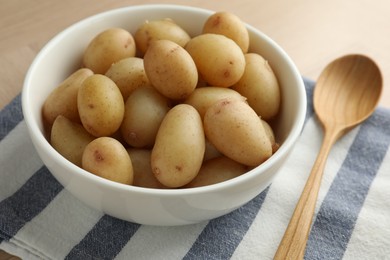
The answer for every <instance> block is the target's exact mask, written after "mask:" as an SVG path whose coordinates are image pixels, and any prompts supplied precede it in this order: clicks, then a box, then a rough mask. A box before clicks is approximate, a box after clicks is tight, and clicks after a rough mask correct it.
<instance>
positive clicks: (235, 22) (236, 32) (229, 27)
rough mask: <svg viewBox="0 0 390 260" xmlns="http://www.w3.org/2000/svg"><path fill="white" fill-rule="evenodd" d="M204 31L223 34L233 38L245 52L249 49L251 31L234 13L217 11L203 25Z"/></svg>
mask: <svg viewBox="0 0 390 260" xmlns="http://www.w3.org/2000/svg"><path fill="white" fill-rule="evenodd" d="M202 33H215V34H222V35H225V36H226V37H228V38H230V39H232V40H233V41H235V42H236V43H237V45H238V46H240V48H241V50H242V52H243V53H247V52H248V49H249V33H248V30H247V28H246V26H245V24H244V23H243V22H242V20H241V19H240V18H239V17H238V16H236V15H235V14H233V13H229V12H216V13H214V14H213V15H211V16H210V17H209V18H208V19H207V20H206V22H205V24H204V26H203V30H202Z"/></svg>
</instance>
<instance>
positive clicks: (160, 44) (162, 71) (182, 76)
mask: <svg viewBox="0 0 390 260" xmlns="http://www.w3.org/2000/svg"><path fill="white" fill-rule="evenodd" d="M144 66H145V71H146V75H147V76H148V78H149V80H150V82H151V83H152V85H153V86H154V87H155V88H156V89H157V90H158V91H159V92H160V93H161V94H163V95H164V96H166V97H168V98H171V99H183V98H186V97H188V96H189V95H190V94H191V93H192V91H194V89H195V88H196V85H197V83H198V72H197V68H196V65H195V63H194V61H193V60H192V58H191V56H190V55H189V54H188V52H186V51H185V50H184V49H183V48H182V47H181V46H180V45H178V44H177V43H174V42H172V41H169V40H158V41H153V42H152V44H151V45H150V47H149V48H148V50H147V52H146V53H145V56H144Z"/></svg>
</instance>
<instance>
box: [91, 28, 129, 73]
mask: <svg viewBox="0 0 390 260" xmlns="http://www.w3.org/2000/svg"><path fill="white" fill-rule="evenodd" d="M135 53H136V47H135V41H134V38H133V36H132V35H131V34H130V33H129V32H128V31H126V30H124V29H122V28H110V29H106V30H104V31H102V32H101V33H99V34H98V35H96V36H95V37H94V38H93V39H92V40H91V42H90V43H89V45H88V46H87V48H86V49H85V51H84V55H83V64H84V66H85V67H87V68H89V69H91V70H92V71H93V72H94V73H97V74H104V73H106V71H107V70H108V69H109V68H110V66H111V64H113V63H114V62H117V61H119V60H121V59H124V58H127V57H134V56H135Z"/></svg>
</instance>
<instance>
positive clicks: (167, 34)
mask: <svg viewBox="0 0 390 260" xmlns="http://www.w3.org/2000/svg"><path fill="white" fill-rule="evenodd" d="M134 39H135V42H136V44H137V48H138V50H139V51H140V52H141V54H142V55H143V54H145V53H146V51H147V49H148V48H149V46H150V45H151V43H152V42H153V41H157V40H170V41H172V42H175V43H176V44H178V45H180V46H181V47H184V46H185V45H186V44H187V42H188V41H189V40H190V39H191V37H190V36H189V35H188V33H187V32H186V31H185V30H184V29H183V28H181V27H180V26H179V25H177V24H176V23H175V22H174V21H173V20H172V19H169V18H166V19H162V20H155V21H145V23H143V24H142V25H141V26H140V27H139V28H138V29H137V31H136V32H135V34H134Z"/></svg>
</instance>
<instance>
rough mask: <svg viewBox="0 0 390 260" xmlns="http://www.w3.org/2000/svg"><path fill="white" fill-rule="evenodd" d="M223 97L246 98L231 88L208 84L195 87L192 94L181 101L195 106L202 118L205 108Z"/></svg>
mask: <svg viewBox="0 0 390 260" xmlns="http://www.w3.org/2000/svg"><path fill="white" fill-rule="evenodd" d="M223 98H237V99H240V100H245V99H246V98H245V97H243V96H242V95H241V94H240V93H238V92H237V91H235V90H233V89H230V88H220V87H212V86H208V87H203V88H196V89H195V90H194V92H192V94H191V95H190V96H189V97H188V98H186V99H185V100H184V101H183V103H185V104H189V105H191V106H193V107H195V108H196V110H198V112H199V114H200V116H201V118H203V117H204V114H205V113H206V110H207V109H208V108H209V107H210V106H211V105H213V104H214V103H215V102H217V101H218V100H220V99H223Z"/></svg>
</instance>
